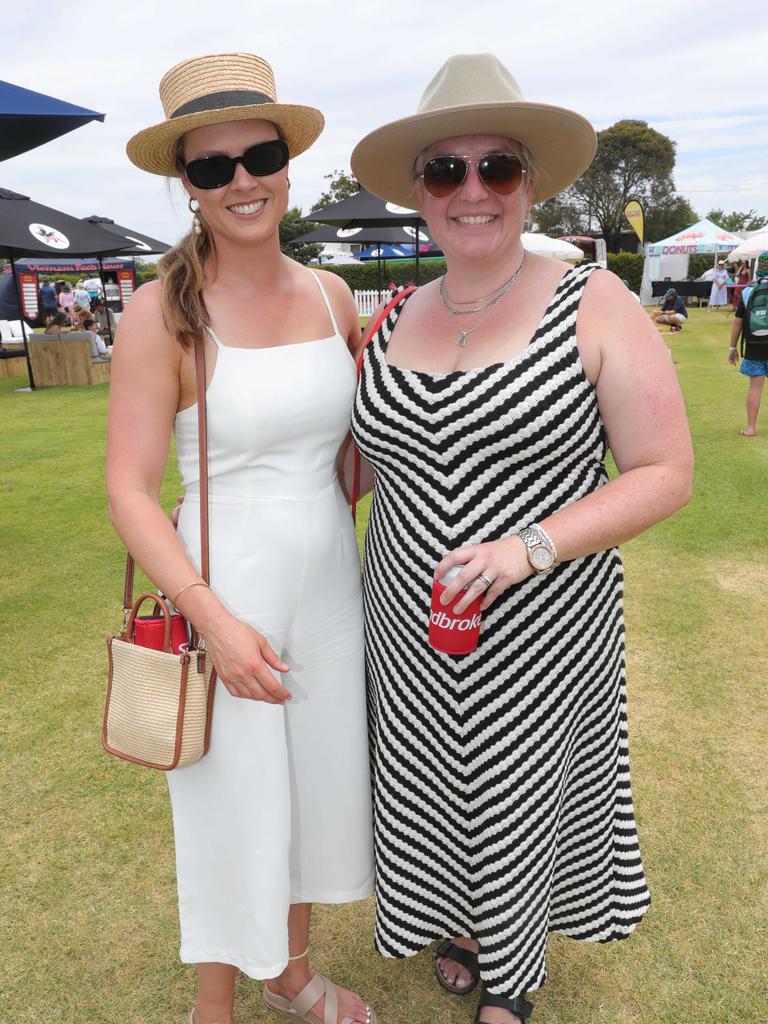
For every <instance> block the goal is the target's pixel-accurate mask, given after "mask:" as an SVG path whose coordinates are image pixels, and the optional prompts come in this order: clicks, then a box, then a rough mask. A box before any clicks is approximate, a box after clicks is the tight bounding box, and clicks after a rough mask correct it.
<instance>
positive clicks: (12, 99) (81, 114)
mask: <svg viewBox="0 0 768 1024" xmlns="http://www.w3.org/2000/svg"><path fill="white" fill-rule="evenodd" d="M103 120H104V114H99V113H97V112H96V111H95V110H86V108H85V107H76V106H75V105H74V104H72V103H65V102H64V101H63V100H57V99H54V97H53V96H45V95H44V94H43V93H41V92H33V91H32V90H31V89H23V88H22V87H21V86H20V85H12V84H11V83H10V82H0V160H8V159H9V158H10V157H12V156H18V155H19V153H26V152H27V151H28V150H30V149H35V148H36V147H37V146H42V145H43V144H44V143H46V142H50V141H51V139H57V138H58V137H59V136H60V135H66V133H67V132H71V131H73V130H74V129H75V128H79V127H80V126H81V125H84V124H87V123H88V122H89V121H103Z"/></svg>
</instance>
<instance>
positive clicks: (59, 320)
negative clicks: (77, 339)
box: [45, 313, 72, 334]
mask: <svg viewBox="0 0 768 1024" xmlns="http://www.w3.org/2000/svg"><path fill="white" fill-rule="evenodd" d="M71 329H72V328H71V325H70V323H69V317H68V316H67V314H66V313H56V314H54V316H53V317H52V318H51V321H50V323H49V324H48V325H47V326H46V328H45V333H46V334H61V333H62V332H66V331H70V330H71Z"/></svg>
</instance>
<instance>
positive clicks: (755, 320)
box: [741, 277, 768, 357]
mask: <svg viewBox="0 0 768 1024" xmlns="http://www.w3.org/2000/svg"><path fill="white" fill-rule="evenodd" d="M745 290H746V289H745ZM746 345H759V346H761V347H762V348H764V349H765V351H766V357H768V277H761V278H760V280H759V281H758V282H757V284H756V285H755V286H754V288H750V289H749V295H748V296H747V301H746V304H745V306H744V319H743V320H742V322H741V354H742V356H743V355H744V348H745V346H746Z"/></svg>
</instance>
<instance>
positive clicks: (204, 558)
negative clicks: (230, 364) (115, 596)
mask: <svg viewBox="0 0 768 1024" xmlns="http://www.w3.org/2000/svg"><path fill="white" fill-rule="evenodd" d="M195 387H196V390H197V442H198V465H199V473H200V575H201V576H202V577H203V579H204V580H205V582H206V583H208V584H210V582H211V564H210V552H209V547H208V415H207V408H206V403H205V342H204V341H203V339H202V338H199V339H198V340H197V341H196V342H195ZM134 567H135V562H134V560H133V556H132V555H131V554H130V553H129V554H128V557H127V559H126V563H125V588H124V590H123V618H124V620H126V621H127V616H128V615H129V614H130V612H131V608H132V607H133V575H134ZM192 644H193V647H195V648H196V647H197V644H198V635H197V632H196V631H195V630H194V629H193V635H192Z"/></svg>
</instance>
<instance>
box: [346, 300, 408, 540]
mask: <svg viewBox="0 0 768 1024" xmlns="http://www.w3.org/2000/svg"><path fill="white" fill-rule="evenodd" d="M415 291H416V285H415V284H410V285H408V287H407V288H403V289H402V290H401V291H399V292H398V293H397V294H396V295H395V296H393V298H392V299H391V300H390V301H389V302H388V303H387V305H386V306H385V307H384V309H383V310H382V311H381V313H380V314H379V316H378V318H377V320H376V322H375V323H374V325H373V328H371V325H370V323H368V324H367V325H366V328H365V334H364V335H363V344H362V347H361V349H360V355H359V356H358V357H357V378H358V380H359V379H360V372H361V370H362V368H363V359H364V358H365V350H366V349H367V348H368V345H369V344H370V342H371V338H373V337H374V336H375V335H377V334H378V333H379V331H380V330H381V325H382V324H383V323H384V321H385V320H386V319H387V317H388V316H389V314H390V313H391V312H392V310H393V309H394V308H395V306H397V305H399V303H401V302H402V301H403V299H407V298H408V296H409V295H411V294H413V292H415ZM359 490H360V451H359V449H358V447H357V445H354V451H353V453H352V522H357V495H358V492H359Z"/></svg>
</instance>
